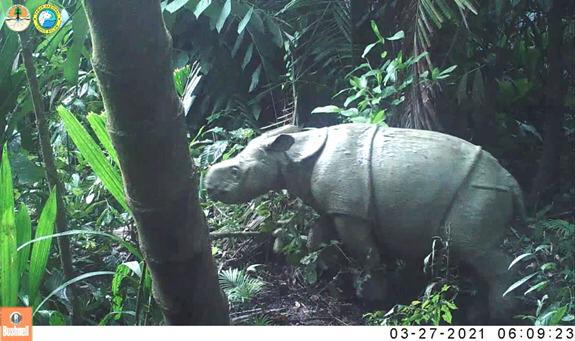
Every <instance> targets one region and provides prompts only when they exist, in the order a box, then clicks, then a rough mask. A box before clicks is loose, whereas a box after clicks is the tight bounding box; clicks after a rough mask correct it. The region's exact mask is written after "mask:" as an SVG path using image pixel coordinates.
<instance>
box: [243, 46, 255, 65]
mask: <svg viewBox="0 0 575 341" xmlns="http://www.w3.org/2000/svg"><path fill="white" fill-rule="evenodd" d="M253 53H254V44H253V43H252V44H250V46H248V50H247V51H246V54H245V55H244V60H243V62H242V70H243V69H245V68H246V66H247V65H248V64H249V63H250V60H252V54H253Z"/></svg>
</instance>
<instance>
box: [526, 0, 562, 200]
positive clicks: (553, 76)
mask: <svg viewBox="0 0 575 341" xmlns="http://www.w3.org/2000/svg"><path fill="white" fill-rule="evenodd" d="M563 4H564V2H563V1H562V0H555V1H553V6H552V8H551V11H550V12H549V15H548V18H547V23H548V26H549V38H548V40H549V42H548V46H547V65H549V71H548V76H547V81H546V84H545V109H546V112H545V121H544V125H543V153H542V155H541V159H540V161H539V170H538V172H537V176H536V177H535V180H534V182H533V186H532V189H531V193H530V195H529V203H530V204H531V205H534V206H537V203H538V202H539V201H542V200H543V201H548V200H551V198H552V196H553V195H554V194H555V193H557V191H558V189H559V179H560V162H561V142H562V139H563V136H564V132H563V110H564V108H563V98H564V94H565V92H564V91H565V88H566V87H565V86H564V81H563V77H562V72H563V63H562V58H561V45H562V42H563V23H562V19H563V14H564V13H565V9H564V8H563V7H564V6H563Z"/></svg>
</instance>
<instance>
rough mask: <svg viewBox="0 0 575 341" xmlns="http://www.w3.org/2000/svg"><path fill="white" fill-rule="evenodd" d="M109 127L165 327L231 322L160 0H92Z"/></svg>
mask: <svg viewBox="0 0 575 341" xmlns="http://www.w3.org/2000/svg"><path fill="white" fill-rule="evenodd" d="M84 5H85V9H86V12H87V17H88V21H89V24H90V32H91V36H92V45H93V54H92V65H93V67H94V70H95V71H96V75H97V77H98V81H99V85H100V91H101V93H102V97H103V100H104V106H105V108H106V111H107V113H108V130H109V132H110V135H111V136H112V139H113V142H114V146H115V147H116V149H117V152H118V157H119V159H120V166H121V169H122V175H123V178H124V184H125V188H126V197H127V200H128V203H129V205H130V207H131V209H132V212H133V214H134V218H135V220H136V223H137V225H138V234H139V237H140V247H141V249H142V251H143V253H144V256H145V259H146V263H147V265H148V267H149V269H150V273H151V275H152V278H153V281H154V296H155V298H156V301H157V302H158V304H159V306H160V307H161V309H162V311H163V313H164V317H165V319H166V323H167V324H177V325H184V324H196V325H204V324H205V325H207V324H210V325H216V324H228V323H229V317H228V306H227V301H226V300H225V298H224V296H223V294H222V292H221V290H220V287H219V285H218V277H217V271H216V266H215V263H214V260H213V258H212V254H211V248H210V241H209V236H208V228H207V224H206V220H205V217H204V216H203V212H202V210H201V208H200V204H199V201H198V200H199V199H198V186H197V179H198V176H197V173H196V172H195V170H194V167H193V164H192V160H191V158H190V154H189V151H188V144H187V139H186V124H185V119H184V114H183V109H182V106H181V103H180V101H179V99H178V96H177V94H176V91H175V88H174V84H173V79H172V72H173V70H172V65H171V56H172V46H171V45H172V44H171V37H170V35H169V33H168V31H167V30H166V27H165V25H164V22H163V18H162V13H161V10H160V0H148V1H141V0H122V1H118V0H84Z"/></svg>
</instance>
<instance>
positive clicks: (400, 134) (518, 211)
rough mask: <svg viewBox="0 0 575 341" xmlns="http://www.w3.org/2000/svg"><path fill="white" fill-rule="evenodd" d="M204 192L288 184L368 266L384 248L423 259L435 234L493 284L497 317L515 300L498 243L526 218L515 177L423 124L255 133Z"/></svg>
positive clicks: (239, 198)
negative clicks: (416, 126)
mask: <svg viewBox="0 0 575 341" xmlns="http://www.w3.org/2000/svg"><path fill="white" fill-rule="evenodd" d="M205 187H206V189H207V191H208V194H209V195H210V196H211V197H212V198H214V199H216V200H220V201H222V202H225V203H240V202H246V201H249V200H251V199H253V198H255V197H257V196H259V195H261V194H264V193H266V192H268V191H270V190H274V191H277V190H281V189H287V190H288V192H290V193H291V194H295V195H297V196H299V197H300V198H301V199H303V200H304V202H306V203H307V204H308V205H310V206H311V207H313V208H314V209H315V210H316V211H317V212H318V213H320V214H321V215H323V216H327V217H329V218H330V219H332V221H333V225H334V226H335V229H336V231H337V234H338V236H339V238H340V239H341V241H342V244H343V246H344V249H345V250H347V252H349V253H351V254H352V255H353V256H354V257H356V258H357V259H359V260H360V261H362V262H363V263H364V264H365V265H366V266H368V267H369V266H374V265H376V264H377V263H378V262H380V254H382V253H385V254H391V255H394V256H396V257H399V258H403V259H423V258H424V257H425V256H426V255H427V254H428V253H429V252H430V249H431V241H432V238H433V237H434V236H440V237H442V238H444V239H449V240H450V254H451V255H452V256H453V257H454V259H456V260H457V261H458V262H460V263H464V264H467V265H468V266H470V267H472V268H473V269H475V270H476V272H477V273H478V275H479V276H480V277H481V278H482V279H484V280H485V282H486V283H487V284H488V286H489V294H488V299H489V313H490V318H492V319H493V320H494V321H500V320H505V319H508V318H509V316H510V315H509V314H511V310H512V308H513V307H514V303H513V302H512V301H511V299H510V298H508V297H503V296H502V294H503V293H504V291H505V290H506V289H507V288H508V287H509V285H510V284H511V283H512V274H511V273H510V272H509V271H508V269H507V267H508V265H509V263H510V258H509V256H507V255H506V254H504V253H503V252H502V251H500V250H499V245H500V243H501V241H502V240H503V237H504V235H505V233H506V231H507V228H508V226H509V224H510V223H511V222H512V221H513V220H514V218H520V219H523V217H524V207H523V199H522V194H521V190H520V188H519V186H518V184H517V182H516V180H515V179H514V178H513V177H512V176H511V175H510V174H509V173H508V172H507V171H506V170H505V169H504V168H503V167H502V166H501V165H500V164H499V163H498V162H497V160H496V159H495V158H494V157H493V156H492V155H491V154H489V153H488V152H486V151H484V150H482V149H481V147H479V146H476V145H473V144H471V143H469V142H466V141H464V140H461V139H459V138H456V137H453V136H450V135H446V134H442V133H437V132H432V131H423V130H412V129H400V128H383V127H378V126H375V125H369V124H341V125H336V126H332V127H327V128H320V129H310V130H302V129H298V128H295V127H293V126H288V127H284V128H280V129H276V130H274V131H270V132H268V133H265V134H263V135H262V136H260V137H258V138H256V139H254V140H252V141H251V142H250V143H249V144H248V145H247V146H246V148H245V149H244V150H243V151H242V152H241V153H239V154H238V155H237V156H236V157H234V158H232V159H230V160H226V161H223V162H220V163H218V164H215V165H214V166H212V167H211V168H210V169H209V171H208V173H207V175H206V178H205Z"/></svg>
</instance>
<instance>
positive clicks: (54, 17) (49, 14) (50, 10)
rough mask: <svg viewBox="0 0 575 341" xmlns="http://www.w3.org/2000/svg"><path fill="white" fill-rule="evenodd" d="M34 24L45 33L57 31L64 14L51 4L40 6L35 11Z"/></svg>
mask: <svg viewBox="0 0 575 341" xmlns="http://www.w3.org/2000/svg"><path fill="white" fill-rule="evenodd" d="M33 19H34V26H35V27H36V29H37V30H38V31H40V32H41V33H44V34H50V33H54V32H56V31H57V30H58V29H59V28H60V24H61V23H62V15H61V14H60V10H59V9H58V7H56V6H54V5H50V4H45V5H42V6H39V7H38V8H36V10H35V11H34V17H33Z"/></svg>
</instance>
